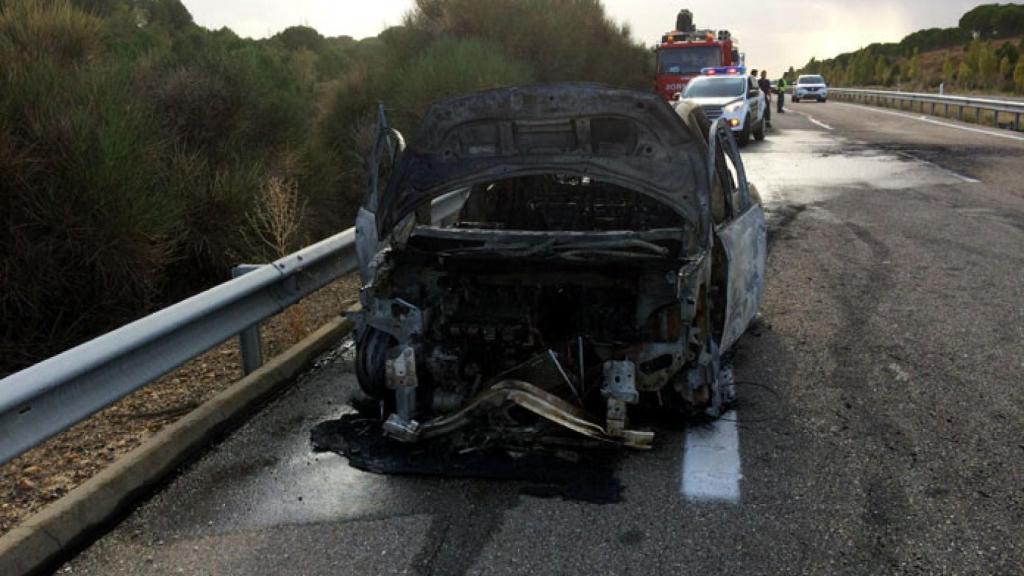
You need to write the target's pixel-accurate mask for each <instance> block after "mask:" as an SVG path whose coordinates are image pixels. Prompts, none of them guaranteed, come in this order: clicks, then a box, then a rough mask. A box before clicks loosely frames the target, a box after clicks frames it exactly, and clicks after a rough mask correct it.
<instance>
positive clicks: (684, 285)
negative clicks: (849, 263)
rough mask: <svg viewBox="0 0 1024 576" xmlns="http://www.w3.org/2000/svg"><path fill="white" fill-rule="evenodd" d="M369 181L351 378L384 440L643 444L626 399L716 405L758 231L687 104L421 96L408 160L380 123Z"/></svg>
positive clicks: (738, 171) (552, 93) (530, 90)
mask: <svg viewBox="0 0 1024 576" xmlns="http://www.w3.org/2000/svg"><path fill="white" fill-rule="evenodd" d="M371 174H372V175H371V183H370V188H369V191H368V194H367V196H366V199H365V201H364V204H363V206H362V207H361V209H360V211H359V215H358V218H357V226H356V234H357V236H356V242H357V254H358V258H359V265H360V274H361V277H362V282H363V288H362V291H361V294H360V299H361V304H362V310H361V311H360V312H359V313H357V314H355V317H356V319H357V358H356V371H357V376H358V379H359V383H360V386H361V388H362V389H363V390H364V391H365V392H366V393H367V394H368V395H370V396H372V397H374V398H377V399H379V400H380V401H381V405H382V407H383V412H382V414H383V418H384V424H383V430H384V433H385V434H387V435H388V436H391V437H392V438H394V439H397V440H400V441H404V442H415V441H422V440H427V439H431V438H436V437H439V436H449V435H462V436H464V437H465V439H466V441H467V442H473V441H474V438H476V439H477V440H479V441H498V442H502V443H511V444H517V443H526V442H543V441H548V442H554V443H558V442H564V441H570V442H575V441H585V442H596V443H601V444H603V443H611V444H619V445H625V446H630V447H638V448H644V447H649V446H650V445H651V443H652V440H653V433H652V432H650V431H646V430H643V429H637V428H636V427H634V426H633V422H631V418H632V415H633V414H634V413H635V411H636V410H637V408H638V407H639V406H643V405H650V406H657V407H658V408H659V409H667V410H674V411H678V412H679V413H680V414H685V413H687V412H703V413H706V414H709V415H711V416H716V415H718V414H719V413H720V412H721V411H722V410H723V409H724V407H725V406H726V405H727V404H728V403H729V402H730V401H731V399H732V397H733V394H734V392H733V386H732V383H731V376H730V373H729V370H728V369H727V368H726V367H725V366H724V364H723V357H724V355H725V354H726V352H727V351H728V350H729V349H730V348H731V347H732V346H733V344H734V343H735V342H736V340H737V339H738V338H739V337H740V335H741V334H742V333H743V332H744V331H745V330H746V328H747V326H748V324H749V323H750V322H751V320H752V319H753V318H754V316H755V315H756V313H757V308H758V305H759V303H760V299H761V294H762V290H763V279H764V259H765V250H766V242H765V220H764V214H763V212H762V210H761V207H760V206H759V202H758V201H756V199H752V197H751V190H750V189H749V187H748V184H747V182H746V178H745V175H744V173H743V167H742V163H741V161H740V158H739V154H738V151H737V149H736V145H735V143H734V141H733V140H732V137H731V135H730V134H729V132H728V129H727V128H726V127H724V126H722V125H719V124H717V123H716V124H714V125H711V126H709V125H708V124H707V122H706V121H705V120H704V117H703V113H702V112H701V111H700V109H699V108H690V107H687V105H685V104H683V105H680V107H679V108H678V109H676V110H674V109H673V108H672V107H670V106H669V104H667V103H665V102H663V101H662V100H661V99H660V98H659V97H658V96H657V95H656V94H653V93H651V94H647V93H641V92H633V91H628V90H619V89H612V88H607V87H602V86H594V85H575V84H574V85H551V86H530V87H521V88H508V89H500V90H493V91H488V92H482V93H478V94H473V95H469V96H465V97H460V98H455V99H451V100H447V101H444V102H441V103H438V104H435V105H434V106H433V107H432V108H430V110H429V111H428V112H427V114H426V115H425V117H424V119H423V121H422V123H421V125H420V127H419V129H418V131H417V133H416V134H415V136H414V137H413V138H412V139H411V140H410V142H409V144H408V146H405V145H404V143H403V140H402V139H401V136H400V135H399V134H397V133H395V132H394V131H391V130H387V129H386V128H384V127H383V124H382V127H381V129H380V130H379V134H378V139H377V145H376V147H375V149H374V153H373V157H372V159H371ZM382 174H386V175H387V177H386V178H385V177H384V176H382ZM481 439H482V440H481Z"/></svg>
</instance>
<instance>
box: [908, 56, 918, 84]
mask: <svg viewBox="0 0 1024 576" xmlns="http://www.w3.org/2000/svg"><path fill="white" fill-rule="evenodd" d="M907 80H909V81H910V82H911V83H912V84H917V83H919V82H920V81H921V51H920V50H918V49H917V48H914V55H913V56H911V57H910V62H908V63H907Z"/></svg>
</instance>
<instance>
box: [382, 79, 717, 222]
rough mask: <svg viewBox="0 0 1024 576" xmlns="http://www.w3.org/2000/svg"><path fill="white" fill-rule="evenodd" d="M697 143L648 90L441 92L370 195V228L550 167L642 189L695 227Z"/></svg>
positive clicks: (699, 182) (699, 217)
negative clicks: (471, 189) (443, 96)
mask: <svg viewBox="0 0 1024 576" xmlns="http://www.w3.org/2000/svg"><path fill="white" fill-rule="evenodd" d="M706 148H707V146H706V144H705V143H704V140H703V138H702V137H701V135H700V134H699V133H694V132H691V131H690V130H689V129H688V128H687V126H686V124H684V122H683V121H682V119H681V118H680V117H679V116H678V115H677V114H676V112H675V111H674V110H673V109H672V108H671V107H670V106H669V105H668V104H667V103H666V102H665V101H663V100H662V99H661V98H660V97H659V96H658V95H657V94H655V93H653V92H651V93H647V92H637V91H632V90H622V89H617V88H609V87H605V86H599V85H593V84H556V85H539V86H525V87H514V88H503V89H498V90H491V91H486V92H480V93H476V94H471V95H468V96H463V97H459V98H453V99H450V100H445V101H442V102H439V103H437V104H434V105H433V106H432V107H431V108H430V109H429V110H428V111H427V113H426V115H425V116H424V118H423V120H422V121H421V123H420V125H419V127H418V129H417V132H416V134H415V135H414V137H413V138H412V139H411V141H410V142H409V144H408V146H407V148H406V149H405V152H404V153H403V154H402V156H401V158H400V159H399V161H398V163H397V165H396V166H395V170H394V171H393V172H392V176H391V178H390V179H389V181H388V184H387V187H386V189H385V190H384V192H383V194H382V195H381V197H380V198H379V199H377V200H378V202H377V203H376V204H377V206H376V208H377V210H376V213H377V214H376V215H377V217H376V221H377V227H378V232H379V234H380V236H381V237H384V236H386V235H387V234H388V232H389V231H390V230H391V229H392V228H393V227H394V226H395V224H396V223H397V222H399V221H400V220H401V219H402V218H404V217H405V216H406V215H408V214H410V213H411V212H413V211H415V209H416V207H417V206H419V205H421V204H422V203H424V202H426V201H428V200H430V199H432V198H434V197H437V196H439V195H441V194H444V193H445V192H449V191H451V190H453V189H457V188H462V187H467V186H471V185H473V184H477V183H481V182H487V181H494V180H499V179H502V178H509V177H515V176H527V175H536V174H553V173H558V174H572V175H582V176H590V177H592V178H596V179H601V180H605V181H609V182H613V183H616V184H619V185H622V186H625V187H628V188H631V189H633V190H636V191H638V192H642V193H645V194H648V195H650V196H652V197H654V198H655V199H657V200H659V201H662V202H664V203H665V204H667V205H668V206H670V207H672V208H674V209H675V210H676V211H677V212H679V213H680V215H682V216H683V217H684V218H686V219H687V220H688V221H689V222H690V223H691V224H692V225H695V226H697V227H699V228H702V229H703V228H705V225H706V222H705V220H706V218H707V198H708V192H707V186H708V183H707V177H706V174H705V172H706V168H705V166H706V160H705V159H706V155H707V151H706Z"/></svg>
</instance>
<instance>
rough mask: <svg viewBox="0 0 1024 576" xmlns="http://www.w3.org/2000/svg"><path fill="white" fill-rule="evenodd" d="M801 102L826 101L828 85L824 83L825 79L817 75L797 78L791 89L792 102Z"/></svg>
mask: <svg viewBox="0 0 1024 576" xmlns="http://www.w3.org/2000/svg"><path fill="white" fill-rule="evenodd" d="M801 100H817V101H818V102H825V101H827V100H828V84H826V83H825V79H824V78H822V77H821V76H819V75H817V74H808V75H804V76H800V77H799V78H797V79H796V86H794V87H793V102H799V101H801Z"/></svg>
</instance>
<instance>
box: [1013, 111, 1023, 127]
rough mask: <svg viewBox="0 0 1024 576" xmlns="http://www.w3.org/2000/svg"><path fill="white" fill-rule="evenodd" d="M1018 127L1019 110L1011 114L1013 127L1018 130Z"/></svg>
mask: <svg viewBox="0 0 1024 576" xmlns="http://www.w3.org/2000/svg"><path fill="white" fill-rule="evenodd" d="M1020 128H1021V126H1020V112H1017V113H1016V114H1014V115H1013V129H1014V130H1018V131H1019V130H1020Z"/></svg>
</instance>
